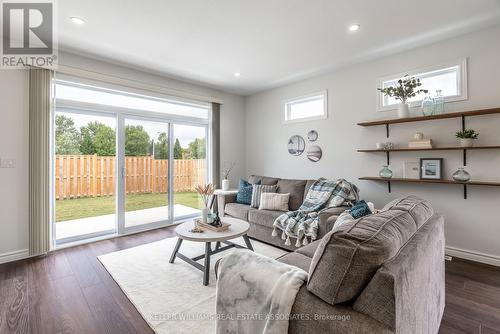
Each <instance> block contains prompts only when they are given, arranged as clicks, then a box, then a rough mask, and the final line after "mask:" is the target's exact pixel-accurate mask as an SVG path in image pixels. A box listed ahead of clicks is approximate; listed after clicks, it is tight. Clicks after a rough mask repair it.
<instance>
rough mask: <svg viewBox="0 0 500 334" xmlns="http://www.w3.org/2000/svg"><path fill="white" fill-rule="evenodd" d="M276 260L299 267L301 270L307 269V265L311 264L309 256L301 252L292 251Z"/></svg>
mask: <svg viewBox="0 0 500 334" xmlns="http://www.w3.org/2000/svg"><path fill="white" fill-rule="evenodd" d="M278 261H280V262H283V263H286V264H289V265H292V266H296V267H299V268H300V269H302V270H305V271H309V266H310V265H311V258H310V257H307V256H305V255H303V254H300V253H297V252H292V253H288V254H285V255H283V256H282V257H280V258H279V259H278Z"/></svg>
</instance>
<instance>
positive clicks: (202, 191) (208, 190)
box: [195, 183, 214, 224]
mask: <svg viewBox="0 0 500 334" xmlns="http://www.w3.org/2000/svg"><path fill="white" fill-rule="evenodd" d="M195 190H196V192H197V193H198V194H199V195H200V196H201V199H202V200H203V204H204V205H205V207H204V208H203V209H201V221H202V222H203V223H205V224H206V223H207V221H208V213H209V212H210V208H209V207H208V202H209V201H210V197H211V196H212V195H213V193H214V186H213V184H211V183H209V184H207V185H205V186H202V185H197V186H196V188H195Z"/></svg>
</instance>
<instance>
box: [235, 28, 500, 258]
mask: <svg viewBox="0 0 500 334" xmlns="http://www.w3.org/2000/svg"><path fill="white" fill-rule="evenodd" d="M499 36H500V27H496V28H491V29H488V30H483V31H481V32H477V33H474V34H470V35H466V36H462V37H460V38H456V39H452V40H448V41H445V42H440V43H438V44H435V45H431V46H428V47H423V48H418V49H415V50H412V51H409V52H405V53H401V54H398V55H394V56H390V57H386V58H383V59H380V60H377V61H373V62H369V63H363V64H359V65H356V66H352V67H350V68H348V69H344V70H339V71H335V72H332V73H328V74H326V75H322V76H319V77H315V78H312V79H309V80H304V81H301V82H298V83H295V84H291V85H288V86H285V87H281V88H277V89H273V90H270V91H266V92H262V93H259V94H256V95H253V96H250V97H247V98H246V100H245V113H246V161H247V164H246V166H247V169H246V173H247V175H248V174H252V173H255V174H264V175H272V176H280V177H289V178H311V177H319V176H325V177H330V178H340V177H342V178H346V179H348V180H350V181H352V182H355V183H356V184H357V185H359V187H360V188H361V196H362V198H364V199H367V200H370V201H373V202H375V204H376V206H377V207H381V206H383V205H384V204H385V203H386V202H388V201H389V200H390V199H393V198H395V197H398V196H402V195H406V194H415V195H418V196H421V197H424V198H427V199H429V200H430V201H431V202H432V203H433V205H434V207H435V209H436V211H438V212H441V213H443V214H444V215H445V216H446V238H447V240H446V243H447V246H448V253H450V254H454V255H460V256H462V257H468V258H471V259H476V260H481V261H484V262H489V263H496V264H498V265H500V241H499V239H500V218H499V215H498V214H496V213H495V211H496V210H495V209H496V207H497V206H498V203H500V188H495V187H492V188H486V187H470V188H469V199H468V200H464V199H463V194H462V188H461V187H460V186H454V185H448V186H444V185H404V184H395V185H393V192H392V193H391V194H389V193H388V192H387V186H386V184H382V183H372V182H368V181H359V180H358V177H360V176H376V175H378V171H379V170H380V168H381V166H382V165H383V164H384V163H385V156H384V155H382V154H372V153H357V152H356V150H357V149H358V148H371V147H374V144H375V142H378V141H385V140H386V138H385V128H384V127H372V128H362V127H359V126H356V125H355V124H356V123H357V122H360V121H365V120H373V119H377V118H379V119H380V118H390V117H396V112H395V111H394V112H393V111H389V112H377V111H376V107H375V101H376V94H377V92H376V89H375V88H376V79H377V78H379V77H383V76H386V75H391V74H394V73H400V72H404V71H407V70H412V69H418V68H425V67H428V66H432V65H433V64H436V63H438V64H439V63H441V62H446V61H453V60H456V59H459V58H463V57H468V60H469V62H468V65H469V100H468V101H463V102H456V103H451V104H447V105H446V111H462V110H470V109H477V108H487V107H500V93H499V90H498V87H499V85H498V78H499V77H500V66H499V64H498V60H499V58H498V57H499V54H500V44H499V43H497V42H496V41H498V38H499ZM493 41H495V42H493ZM324 89H327V90H328V112H329V118H328V119H327V120H322V121H311V122H304V123H297V124H286V125H285V124H283V123H282V119H283V115H282V112H281V108H280V104H281V101H282V100H283V99H287V98H291V97H296V96H301V95H304V94H307V93H311V92H315V91H321V90H324ZM468 126H469V127H472V128H474V129H476V130H478V131H479V132H480V133H481V136H480V139H479V141H478V144H494V145H499V144H500V135H499V131H498V129H499V128H500V115H494V116H482V117H476V118H473V119H470V120H468ZM311 129H315V130H317V131H318V132H319V140H318V142H317V143H318V144H319V145H320V146H321V147H322V149H323V158H322V160H321V161H320V162H318V163H313V162H310V161H309V160H307V158H306V157H305V156H304V155H303V156H300V157H293V156H291V155H289V154H288V153H287V139H288V138H289V137H290V136H291V135H294V134H299V135H302V136H304V137H305V136H306V135H307V132H308V130H311ZM459 129H460V120H459V119H451V120H440V121H435V122H420V123H409V124H404V125H396V126H393V127H392V130H391V137H390V139H389V140H391V141H393V142H396V143H397V144H399V146H400V147H405V146H406V145H407V141H408V140H410V139H411V138H412V137H413V134H414V133H415V132H416V131H422V132H424V133H425V134H426V135H427V136H429V137H431V138H432V139H433V140H434V143H435V144H436V145H447V144H449V145H456V144H457V142H456V140H455V138H454V133H455V131H457V130H459ZM420 157H443V158H445V171H446V173H445V177H451V174H452V173H453V171H455V170H456V169H457V167H459V166H460V165H461V152H460V151H457V152H432V153H407V154H393V159H392V161H391V167H392V170H393V171H394V172H395V176H402V173H403V162H404V161H417V160H418V158H420ZM498 166H500V151H498V150H496V151H481V152H480V151H472V152H470V154H469V166H468V167H467V169H468V171H469V172H471V174H472V175H473V178H474V179H476V180H500V170H499V168H498Z"/></svg>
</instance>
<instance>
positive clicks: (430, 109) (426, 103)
mask: <svg viewBox="0 0 500 334" xmlns="http://www.w3.org/2000/svg"><path fill="white" fill-rule="evenodd" d="M433 113H434V99H433V98H432V97H431V95H430V94H429V93H427V94H425V97H424V99H423V100H422V114H423V115H424V116H431V115H432V114H433Z"/></svg>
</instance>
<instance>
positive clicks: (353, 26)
mask: <svg viewBox="0 0 500 334" xmlns="http://www.w3.org/2000/svg"><path fill="white" fill-rule="evenodd" d="M359 28H361V25H359V24H353V25H351V26H349V31H358V30H359Z"/></svg>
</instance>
